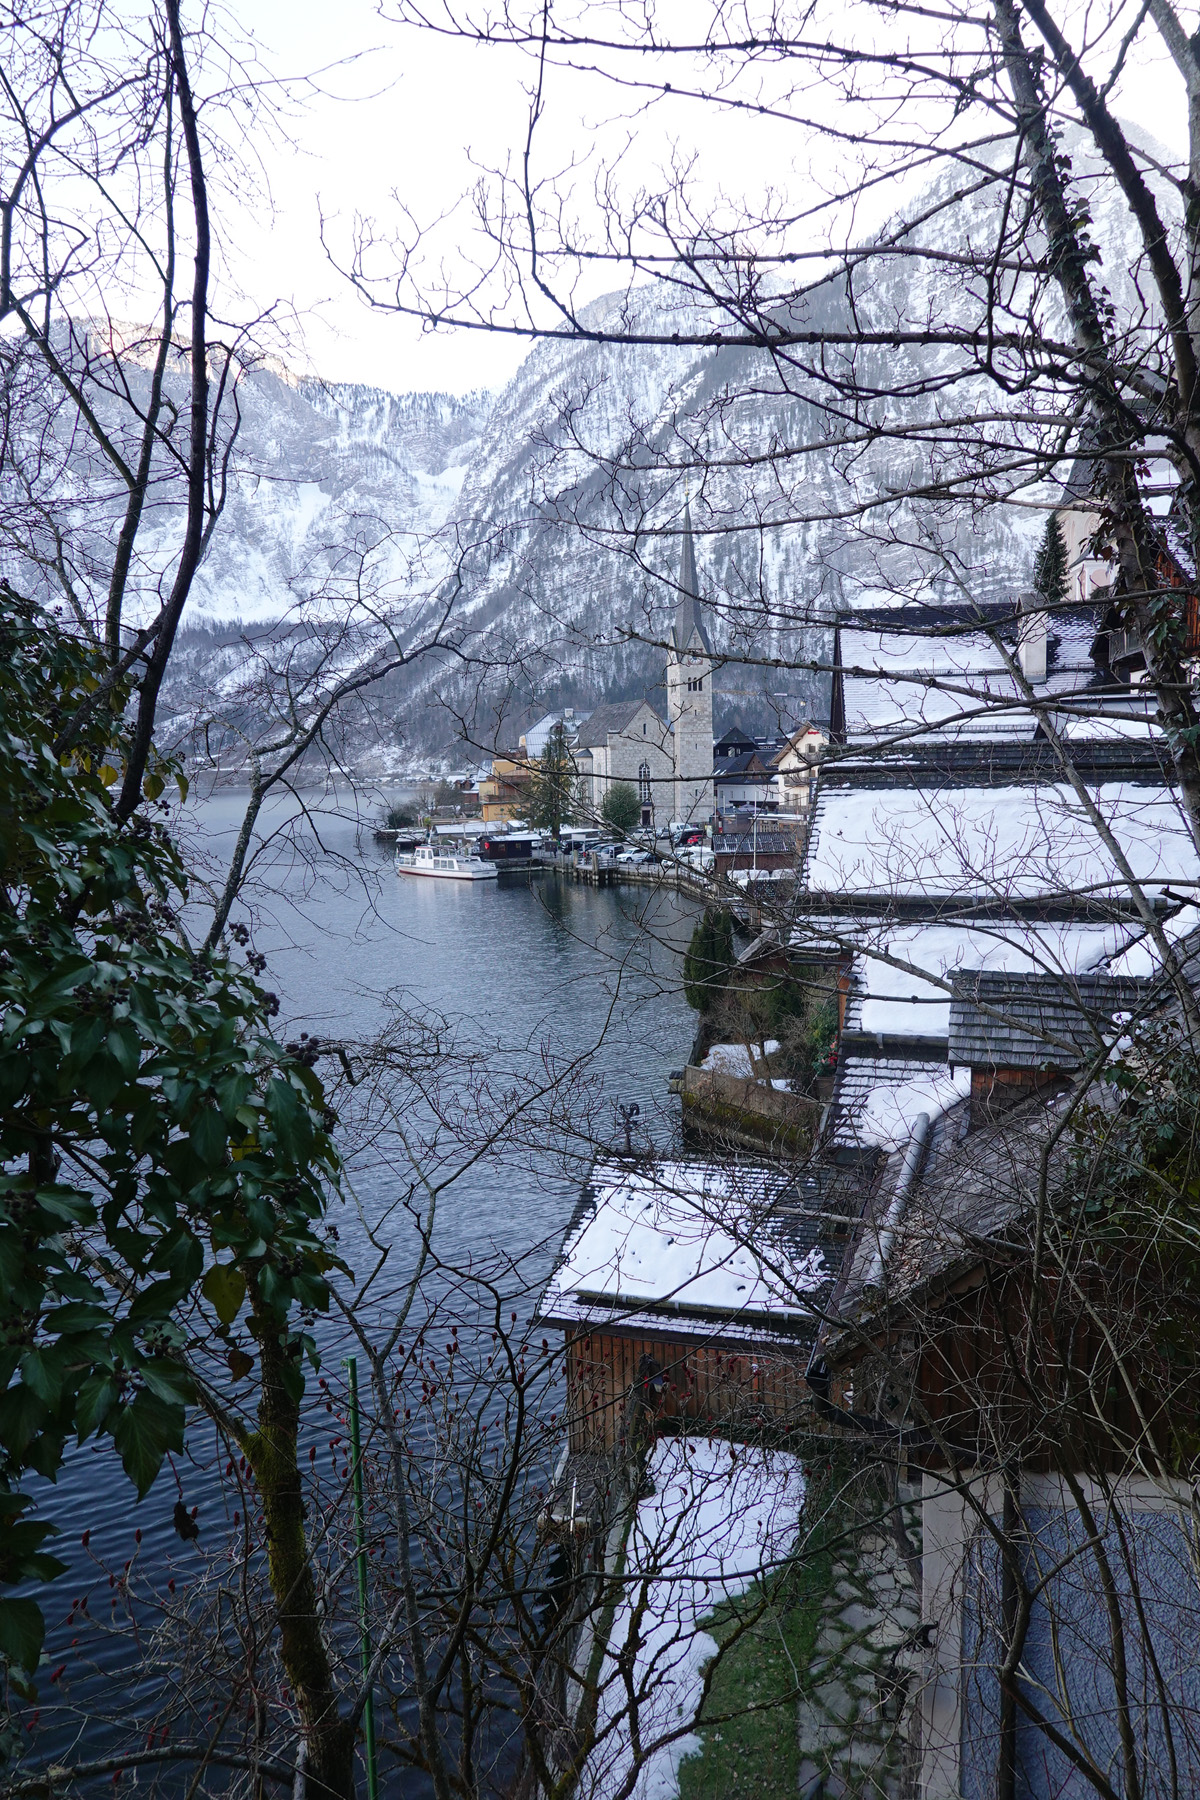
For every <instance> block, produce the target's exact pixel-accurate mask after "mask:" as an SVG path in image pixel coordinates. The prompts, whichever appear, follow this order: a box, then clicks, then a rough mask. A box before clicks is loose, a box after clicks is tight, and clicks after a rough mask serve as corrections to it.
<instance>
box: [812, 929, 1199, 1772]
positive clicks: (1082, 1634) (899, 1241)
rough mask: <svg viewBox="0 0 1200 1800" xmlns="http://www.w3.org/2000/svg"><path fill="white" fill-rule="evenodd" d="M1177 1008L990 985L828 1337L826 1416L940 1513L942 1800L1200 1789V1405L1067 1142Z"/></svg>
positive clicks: (970, 1000)
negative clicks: (961, 1073) (1136, 1035)
mask: <svg viewBox="0 0 1200 1800" xmlns="http://www.w3.org/2000/svg"><path fill="white" fill-rule="evenodd" d="M1142 966H1144V965H1142ZM1195 974H1196V970H1195V966H1194V965H1193V967H1192V969H1191V971H1190V974H1189V979H1191V980H1193V981H1194V979H1195ZM1164 1006H1165V1007H1166V1010H1167V1012H1168V1013H1171V1012H1174V1013H1175V1015H1176V1016H1178V1007H1177V1004H1175V1003H1174V996H1173V991H1172V988H1171V985H1170V984H1169V983H1164V981H1163V980H1162V979H1161V978H1160V979H1158V980H1157V981H1155V980H1154V979H1152V978H1149V977H1147V976H1145V975H1142V976H1140V977H1132V976H1130V975H1128V974H1124V973H1122V974H1119V975H1103V976H1099V975H1098V976H1094V977H1080V978H1077V979H1076V980H1074V981H1071V980H1068V979H1065V978H1061V977H1051V976H1046V975H1041V974H1026V975H1001V976H987V977H983V978H978V977H963V978H962V979H961V980H960V982H959V983H957V984H956V988H955V994H954V999H953V1001H952V1004H951V1015H950V1025H949V1038H950V1055H951V1057H952V1058H953V1059H955V1060H956V1061H958V1062H959V1063H960V1065H961V1066H963V1067H964V1068H966V1069H967V1070H968V1071H969V1075H970V1082H969V1086H968V1087H967V1089H966V1091H964V1092H963V1093H962V1094H961V1095H960V1096H959V1097H958V1098H957V1099H956V1100H954V1101H953V1102H952V1103H951V1104H950V1105H949V1106H948V1107H945V1108H944V1109H943V1110H941V1111H939V1112H936V1113H934V1112H933V1111H932V1109H931V1110H930V1111H929V1112H924V1111H923V1112H920V1113H917V1114H915V1116H910V1118H909V1121H908V1135H907V1138H906V1139H904V1140H902V1141H900V1142H898V1143H897V1144H896V1146H895V1147H894V1148H893V1149H891V1150H890V1151H889V1152H888V1153H887V1155H886V1158H885V1160H884V1163H883V1166H882V1168H881V1170H880V1171H879V1174H878V1177H877V1179H876V1181H875V1183H874V1185H873V1188H872V1191H871V1194H870V1197H869V1202H868V1205H867V1207H866V1209H865V1211H864V1214H863V1217H862V1219H861V1221H860V1222H859V1224H858V1225H857V1226H856V1227H855V1230H854V1235H853V1239H852V1243H851V1246H850V1248H849V1250H848V1252H847V1255H846V1258H845V1261H844V1263H843V1267H842V1271H841V1274H840V1277H839V1281H838V1285H837V1287H836V1289H835V1291H834V1293H833V1295H832V1297H831V1300H830V1304H829V1308H828V1311H827V1314H826V1317H825V1320H824V1322H823V1324H822V1328H821V1332H820V1335H819V1338H818V1344H817V1350H816V1353H815V1355H814V1360H813V1365H812V1368H811V1370H810V1380H811V1382H812V1384H813V1386H814V1389H815V1392H816V1395H817V1397H818V1399H819V1401H820V1404H821V1408H822V1411H823V1413H824V1415H825V1417H826V1418H827V1420H828V1421H829V1422H830V1423H831V1424H832V1425H833V1426H834V1427H835V1428H836V1429H839V1430H840V1431H842V1432H844V1433H845V1434H846V1435H847V1436H848V1437H850V1438H852V1439H854V1438H857V1439H858V1441H860V1442H864V1441H870V1442H871V1443H872V1444H874V1445H875V1446H877V1447H878V1446H880V1445H883V1446H884V1448H885V1453H886V1447H887V1445H888V1444H889V1443H890V1445H891V1451H890V1455H891V1458H892V1460H893V1462H894V1463H895V1462H900V1463H901V1464H902V1465H903V1466H904V1467H905V1469H906V1471H907V1474H908V1479H909V1482H910V1484H915V1487H916V1490H917V1491H918V1493H919V1495H920V1501H919V1551H918V1552H917V1554H918V1555H919V1561H920V1574H921V1580H920V1600H921V1613H922V1633H921V1638H922V1643H923V1645H924V1647H925V1648H924V1651H923V1658H922V1660H921V1661H919V1663H918V1668H917V1680H916V1682H915V1684H914V1687H913V1691H912V1692H911V1694H910V1695H909V1710H908V1712H907V1715H906V1717H905V1718H904V1720H903V1721H902V1728H903V1730H904V1732H905V1734H906V1735H907V1738H908V1740H909V1742H910V1745H911V1749H912V1753H913V1754H912V1761H913V1764H914V1766H915V1767H916V1769H917V1771H918V1791H919V1794H920V1796H921V1800H959V1797H960V1796H962V1795H964V1794H979V1795H994V1794H996V1795H1002V1794H1006V1793H1007V1794H1021V1795H1027V1796H1029V1797H1030V1800H1042V1797H1044V1800H1051V1797H1052V1796H1053V1797H1054V1800H1073V1797H1074V1796H1080V1800H1082V1796H1084V1795H1089V1796H1090V1795H1094V1794H1095V1793H1096V1792H1097V1791H1105V1790H1104V1787H1103V1783H1104V1782H1106V1781H1107V1782H1111V1784H1112V1791H1113V1792H1116V1793H1120V1794H1122V1795H1128V1794H1130V1793H1131V1792H1134V1791H1140V1792H1142V1793H1145V1794H1149V1793H1152V1792H1153V1793H1155V1794H1157V1793H1160V1792H1161V1793H1164V1794H1165V1793H1167V1792H1170V1793H1173V1794H1183V1793H1194V1792H1196V1791H1197V1789H1198V1788H1200V1675H1198V1674H1197V1667H1196V1662H1195V1657H1194V1645H1195V1639H1196V1632H1197V1629H1198V1627H1200V1587H1198V1585H1197V1579H1196V1573H1195V1566H1194V1557H1193V1551H1192V1537H1193V1530H1194V1522H1193V1495H1192V1492H1191V1489H1190V1486H1189V1485H1188V1483H1187V1482H1186V1481H1183V1480H1181V1479H1179V1478H1177V1475H1176V1473H1175V1471H1176V1470H1178V1469H1181V1467H1182V1466H1183V1465H1181V1464H1180V1462H1179V1460H1178V1440H1177V1438H1176V1435H1175V1434H1176V1430H1177V1426H1178V1421H1179V1420H1180V1418H1181V1416H1182V1417H1188V1418H1191V1417H1192V1416H1194V1414H1195V1411H1196V1409H1197V1406H1198V1404H1200V1390H1198V1388H1197V1381H1196V1376H1195V1373H1194V1371H1193V1372H1192V1373H1191V1375H1190V1376H1189V1373H1188V1370H1187V1368H1186V1366H1183V1365H1180V1366H1173V1365H1172V1360H1171V1353H1170V1343H1169V1337H1167V1336H1164V1335H1162V1334H1159V1335H1156V1331H1155V1322H1156V1320H1157V1319H1158V1318H1159V1317H1160V1316H1161V1315H1162V1313H1163V1309H1164V1305H1165V1303H1166V1287H1167V1284H1165V1283H1164V1281H1163V1272H1164V1271H1163V1263H1162V1261H1161V1260H1159V1259H1157V1258H1156V1256H1155V1254H1154V1250H1153V1247H1152V1244H1148V1243H1147V1242H1146V1241H1145V1240H1144V1239H1143V1240H1141V1241H1138V1240H1136V1239H1135V1240H1132V1241H1129V1242H1125V1241H1123V1240H1122V1238H1121V1236H1120V1233H1119V1231H1117V1230H1114V1229H1111V1228H1108V1227H1106V1226H1104V1225H1103V1224H1102V1225H1101V1229H1100V1230H1099V1232H1089V1229H1088V1217H1087V1206H1086V1200H1087V1191H1088V1190H1087V1184H1086V1177H1084V1176H1083V1174H1082V1172H1081V1165H1080V1162H1079V1156H1080V1152H1079V1150H1078V1149H1077V1146H1076V1140H1075V1138H1074V1135H1073V1133H1072V1132H1071V1131H1070V1130H1069V1129H1064V1126H1066V1124H1067V1122H1068V1120H1069V1118H1070V1116H1071V1113H1072V1112H1075V1113H1076V1115H1077V1116H1078V1103H1079V1098H1080V1092H1081V1089H1080V1082H1081V1081H1082V1093H1083V1095H1084V1096H1086V1098H1087V1099H1088V1101H1089V1103H1090V1105H1091V1106H1093V1107H1095V1108H1099V1109H1101V1112H1102V1113H1103V1112H1106V1113H1107V1115H1108V1116H1109V1117H1111V1116H1112V1112H1113V1108H1114V1104H1115V1098H1116V1097H1115V1096H1114V1094H1113V1091H1112V1089H1111V1088H1108V1087H1106V1086H1105V1085H1104V1084H1103V1083H1101V1082H1097V1081H1096V1080H1095V1079H1094V1071H1095V1069H1096V1067H1097V1063H1098V1061H1100V1062H1102V1061H1103V1052H1104V1048H1105V1045H1106V1044H1111V1043H1112V1042H1113V1041H1114V1039H1115V1038H1116V1037H1117V1036H1119V1035H1120V1034H1121V1032H1122V1031H1123V1030H1128V1026H1129V1021H1130V1020H1131V1019H1133V1018H1138V1017H1141V1018H1146V1017H1147V1016H1152V1015H1153V1013H1154V1012H1155V1010H1156V1009H1159V1010H1161V1009H1162V1008H1163V1007H1164ZM1098 1051H1099V1057H1098V1054H1097V1052H1098ZM1022 1095H1023V1096H1024V1097H1023V1098H1022V1097H1020V1096H1022ZM1123 1173H1124V1174H1126V1176H1127V1175H1128V1173H1129V1171H1123ZM1134 1173H1135V1174H1136V1173H1139V1172H1138V1171H1134ZM1165 1256H1166V1260H1167V1263H1168V1264H1169V1263H1170V1262H1171V1261H1172V1260H1173V1253H1172V1252H1171V1251H1170V1250H1167V1251H1166V1252H1165ZM1031 1342H1032V1345H1033V1346H1034V1353H1033V1354H1032V1355H1031V1353H1030V1345H1031ZM1189 1384H1190V1385H1189ZM1010 1655H1011V1657H1012V1659H1013V1660H1012V1666H1013V1667H1014V1669H1015V1671H1016V1674H1015V1675H1014V1678H1013V1680H1012V1681H1011V1682H1008V1681H1006V1678H1005V1676H1004V1674H1003V1670H1004V1668H1005V1667H1006V1666H1008V1665H1007V1659H1008V1658H1009V1657H1010ZM1167 1696H1169V1701H1170V1705H1169V1709H1168V1708H1167V1707H1166V1706H1165V1704H1164V1702H1165V1700H1166V1699H1167ZM1167 1767H1169V1769H1170V1771H1171V1774H1170V1779H1169V1781H1168V1783H1167V1785H1165V1786H1160V1785H1158V1783H1157V1780H1156V1773H1157V1771H1159V1770H1162V1769H1164V1768H1167Z"/></svg>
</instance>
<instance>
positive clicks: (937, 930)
mask: <svg viewBox="0 0 1200 1800" xmlns="http://www.w3.org/2000/svg"><path fill="white" fill-rule="evenodd" d="M846 936H847V941H848V942H849V943H853V944H857V945H858V946H860V949H859V951H858V953H857V955H856V956H855V960H854V972H853V985H852V989H851V997H850V1002H849V1004H848V1006H847V1009H846V1026H845V1028H846V1030H847V1031H862V1032H867V1033H872V1032H875V1033H883V1034H886V1035H887V1036H889V1037H892V1036H899V1037H913V1038H929V1037H945V1036H946V1035H947V1033H948V1031H949V1027H950V994H949V992H948V991H947V989H946V988H944V987H939V986H938V985H937V981H936V978H937V977H939V976H941V977H950V976H952V975H954V974H956V973H958V972H960V971H968V970H998V971H1002V972H1004V973H1005V974H1016V973H1021V972H1024V971H1030V972H1040V973H1043V974H1055V975H1061V974H1066V975H1075V974H1079V973H1080V972H1082V971H1083V970H1086V969H1094V968H1096V967H1097V966H1098V965H1099V964H1101V963H1103V962H1104V961H1105V960H1106V959H1107V958H1108V957H1110V956H1112V955H1113V954H1114V953H1115V952H1116V951H1117V950H1119V949H1120V948H1121V947H1122V946H1123V945H1124V944H1125V943H1126V942H1127V941H1128V940H1129V938H1130V936H1131V932H1130V929H1129V927H1128V926H1118V925H1104V924H1097V923H1089V922H1075V921H1071V922H1068V923H1054V922H1051V921H1044V920H1037V921H1034V920H1029V921H1026V920H1021V919H1001V920H996V921H994V922H993V921H989V920H979V921H977V922H975V923H972V924H952V925H946V924H941V923H938V922H934V923H927V922H923V921H922V922H919V923H915V924H897V923H896V921H895V920H890V921H889V920H863V921H855V923H854V925H853V927H852V928H851V929H850V930H849V931H848V932H847V934H846ZM885 959H886V960H885ZM916 970H919V971H921V972H922V974H927V975H929V976H932V977H934V978H935V979H933V980H922V979H921V978H920V976H919V975H918V974H915V973H914V972H913V971H916Z"/></svg>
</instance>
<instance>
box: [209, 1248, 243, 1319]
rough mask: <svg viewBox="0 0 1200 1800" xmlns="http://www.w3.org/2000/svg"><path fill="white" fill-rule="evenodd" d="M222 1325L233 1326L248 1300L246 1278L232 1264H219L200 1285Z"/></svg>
mask: <svg viewBox="0 0 1200 1800" xmlns="http://www.w3.org/2000/svg"><path fill="white" fill-rule="evenodd" d="M200 1286H201V1291H202V1292H203V1294H204V1297H205V1299H206V1300H211V1302H212V1305H213V1310H214V1311H215V1313H216V1315H217V1317H218V1319H220V1321H221V1323H222V1325H232V1324H233V1321H234V1320H235V1319H236V1318H237V1316H238V1313H239V1312H240V1311H241V1309H242V1301H243V1300H244V1299H245V1298H246V1277H245V1276H244V1275H243V1274H242V1272H241V1270H240V1269H235V1268H234V1267H233V1265H232V1263H217V1264H216V1265H215V1267H213V1268H211V1269H210V1270H209V1271H208V1274H207V1275H206V1276H205V1277H204V1280H203V1281H202V1282H201V1284H200Z"/></svg>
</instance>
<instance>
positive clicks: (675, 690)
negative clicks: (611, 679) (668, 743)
mask: <svg viewBox="0 0 1200 1800" xmlns="http://www.w3.org/2000/svg"><path fill="white" fill-rule="evenodd" d="M712 690H713V662H712V645H711V644H710V643H709V640H708V632H707V630H706V628H705V624H704V615H703V611H702V609H701V605H700V594H699V590H698V588H697V584H696V547H695V544H694V543H693V541H692V515H691V512H690V510H688V509H685V511H684V515H683V556H682V559H681V563H680V569H679V603H678V605H677V606H676V608H675V623H674V627H673V629H672V632H671V646H670V649H669V650H668V652H667V716H668V719H669V720H670V724H671V730H672V732H673V734H674V743H675V748H674V764H675V815H674V816H675V818H676V819H679V820H682V821H684V822H686V823H688V824H707V823H708V821H709V820H710V819H711V818H712V815H713V691H712Z"/></svg>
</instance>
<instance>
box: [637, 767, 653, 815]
mask: <svg viewBox="0 0 1200 1800" xmlns="http://www.w3.org/2000/svg"><path fill="white" fill-rule="evenodd" d="M638 793H639V795H640V797H641V802H642V805H643V806H649V804H650V764H649V763H643V764H642V766H641V768H640V769H639V770H638Z"/></svg>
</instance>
